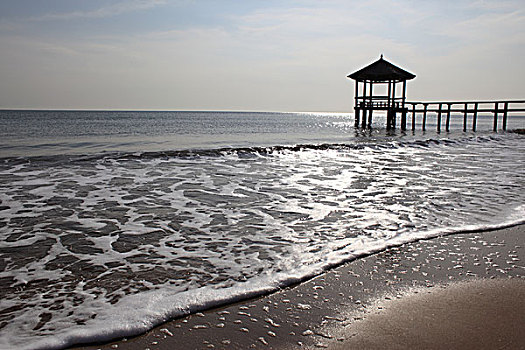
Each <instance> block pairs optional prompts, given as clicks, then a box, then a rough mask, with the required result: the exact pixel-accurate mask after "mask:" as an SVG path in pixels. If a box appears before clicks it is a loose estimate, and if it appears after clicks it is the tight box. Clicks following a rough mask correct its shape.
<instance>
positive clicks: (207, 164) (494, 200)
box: [0, 111, 525, 349]
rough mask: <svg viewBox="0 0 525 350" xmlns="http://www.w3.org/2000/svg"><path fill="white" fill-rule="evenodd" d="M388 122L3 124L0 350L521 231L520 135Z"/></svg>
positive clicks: (199, 119)
mask: <svg viewBox="0 0 525 350" xmlns="http://www.w3.org/2000/svg"><path fill="white" fill-rule="evenodd" d="M381 119H382V118H377V120H376V123H378V124H377V125H374V128H373V129H371V130H361V129H355V128H354V126H353V124H354V121H353V117H352V116H351V115H350V114H323V113H241V112H238V113H232V112H54V111H45V112H42V111H30V112H27V111H0V136H1V139H0V180H1V181H0V237H1V241H0V282H1V283H0V310H1V311H0V348H2V349H3V348H21V349H24V348H27V349H29V348H40V347H52V348H60V347H64V346H67V345H71V344H73V343H76V342H80V341H96V340H104V339H110V338H112V337H118V336H125V335H132V334H137V333H140V332H143V331H145V330H147V329H149V328H150V327H152V326H153V325H156V324H158V323H160V322H162V321H165V320H167V319H169V318H170V317H175V316H178V315H183V314H186V313H189V312H194V311H197V310H202V309H204V308H207V307H210V306H213V305H218V304H221V303H225V302H233V301H236V300H240V299H242V298H246V297H249V296H254V295H257V294H260V293H262V292H267V291H271V290H275V289H276V288H278V287H280V286H285V285H288V284H290V283H293V282H296V281H300V280H302V279H304V278H306V277H308V276H312V275H315V274H317V273H319V272H321V271H322V270H324V269H327V268H329V267H331V266H333V265H335V264H338V263H341V262H342V261H345V260H349V259H352V258H354V257H357V256H360V255H362V254H365V253H369V252H373V251H377V250H381V249H384V248H385V247H388V246H390V245H393V244H399V243H402V242H409V241H413V240H416V239H418V238H422V237H431V236H435V235H438V234H444V233H453V232H461V231H464V230H468V229H488V228H496V227H502V226H505V225H509V224H513V223H520V222H525V191H523V188H524V187H525V186H524V185H525V147H524V144H525V143H524V142H525V137H524V136H522V135H518V134H514V133H504V132H499V133H493V132H491V131H489V130H490V129H491V127H492V119H491V118H483V117H481V118H480V120H479V125H478V130H480V131H479V132H477V133H471V132H467V133H463V132H462V131H461V129H462V127H461V122H462V118H459V117H458V118H453V120H452V121H453V123H452V126H451V129H452V132H450V133H446V132H442V133H440V134H438V133H436V132H435V131H433V130H434V129H435V125H434V126H432V125H431V124H430V125H428V126H427V132H425V133H423V132H422V131H420V130H416V131H415V132H412V131H407V132H401V131H399V130H395V131H386V130H384V128H383V127H382V126H381V125H380V123H381V122H382V121H383V120H381ZM430 121H432V119H430ZM469 127H470V126H469ZM508 128H509V129H512V128H525V119H524V118H523V117H511V119H510V121H509V127H508Z"/></svg>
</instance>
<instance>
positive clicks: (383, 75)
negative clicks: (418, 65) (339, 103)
mask: <svg viewBox="0 0 525 350" xmlns="http://www.w3.org/2000/svg"><path fill="white" fill-rule="evenodd" d="M415 77H416V76H415V75H414V74H412V73H409V72H407V71H406V70H404V69H401V68H399V67H397V66H395V65H393V64H392V63H390V62H388V61H386V60H384V59H383V55H381V57H380V58H379V60H377V61H375V62H374V63H372V64H370V65H368V66H366V67H364V68H362V69H360V70H358V71H357V72H355V73H352V74H350V75H348V78H351V79H354V80H355V103H354V110H355V125H356V127H357V126H359V120H360V116H361V115H362V123H361V125H362V126H363V127H365V126H366V125H368V126H370V125H371V124H372V113H373V111H377V110H382V111H387V124H386V126H387V128H391V127H395V126H396V114H397V113H401V128H402V129H405V128H406V114H407V111H408V108H406V107H405V100H406V81H407V80H410V79H414V78H415ZM360 83H361V86H362V88H360ZM398 83H402V84H403V86H402V94H401V96H398V95H399V93H396V85H397V84H398ZM378 84H388V88H387V90H388V92H387V95H377V94H376V95H374V86H375V85H378ZM398 91H399V90H398ZM360 92H361V95H359V93H360ZM367 117H368V120H367Z"/></svg>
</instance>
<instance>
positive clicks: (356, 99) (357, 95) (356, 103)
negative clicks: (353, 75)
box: [354, 80, 360, 128]
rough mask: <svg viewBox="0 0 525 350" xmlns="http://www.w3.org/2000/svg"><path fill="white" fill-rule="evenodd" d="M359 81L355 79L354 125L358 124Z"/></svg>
mask: <svg viewBox="0 0 525 350" xmlns="http://www.w3.org/2000/svg"><path fill="white" fill-rule="evenodd" d="M359 111H360V110H359V81H357V80H356V81H355V93H354V113H355V125H354V126H355V127H356V128H357V127H358V126H359V114H360V113H359Z"/></svg>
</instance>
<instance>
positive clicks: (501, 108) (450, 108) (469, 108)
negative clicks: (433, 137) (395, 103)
mask: <svg viewBox="0 0 525 350" xmlns="http://www.w3.org/2000/svg"><path fill="white" fill-rule="evenodd" d="M405 106H406V107H407V109H408V113H409V114H411V116H412V130H415V128H416V116H417V114H418V113H420V114H421V115H422V121H421V127H422V129H423V130H425V129H426V122H427V114H428V113H436V117H437V131H438V132H440V131H441V127H442V118H443V117H444V118H445V129H446V131H449V130H450V118H451V113H462V114H463V131H467V121H468V116H469V114H470V115H472V131H476V126H477V118H478V114H479V113H492V114H493V115H494V122H493V130H494V131H497V129H498V118H499V116H500V115H501V116H502V118H503V120H502V129H503V130H507V120H508V117H509V113H512V112H525V100H510V101H509V100H506V101H459V102H458V101H450V102H448V101H446V102H409V101H406V102H405ZM401 128H402V129H406V116H403V117H402V119H401Z"/></svg>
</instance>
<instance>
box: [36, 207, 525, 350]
mask: <svg viewBox="0 0 525 350" xmlns="http://www.w3.org/2000/svg"><path fill="white" fill-rule="evenodd" d="M524 214H525V205H522V206H519V207H518V208H516V209H515V211H514V213H513V214H511V215H510V216H509V217H508V218H506V220H505V221H503V222H501V223H498V224H493V225H468V226H463V227H457V228H446V229H434V230H428V231H421V232H417V233H415V234H413V235H410V236H397V237H394V238H391V239H388V240H385V241H376V242H374V244H369V245H366V246H365V247H364V248H363V249H361V250H356V251H352V252H351V254H349V255H347V256H345V257H342V258H341V257H339V258H338V259H336V260H328V261H325V263H324V264H323V265H321V264H319V265H316V266H310V267H304V268H302V269H298V270H296V271H291V272H287V273H282V272H281V273H276V274H272V275H263V276H259V277H256V278H253V279H252V280H250V281H247V282H246V283H240V284H236V285H234V286H232V287H227V288H220V289H217V288H215V287H213V286H209V287H208V286H206V287H201V288H198V289H193V290H188V291H186V292H182V293H178V294H175V295H173V294H171V293H169V292H165V291H163V290H160V291H151V292H147V293H143V294H139V295H132V296H129V297H126V298H123V299H122V300H121V301H119V303H118V307H119V312H114V310H107V312H106V313H105V314H103V315H100V317H98V319H99V320H100V321H101V322H100V324H98V326H91V327H85V328H83V329H74V330H69V331H67V330H66V331H64V332H63V333H61V334H60V336H53V337H49V338H47V339H43V340H38V341H36V342H35V343H32V344H30V345H29V347H27V349H30V348H31V349H32V348H46V349H59V348H64V347H68V346H72V345H76V344H83V343H84V344H86V343H102V342H106V341H110V340H113V339H118V338H123V337H128V336H134V335H138V334H141V333H144V332H146V331H148V330H150V329H151V328H153V327H156V326H158V325H160V324H162V323H165V322H167V321H169V320H173V319H176V318H180V317H184V316H187V315H190V314H194V313H197V312H202V311H206V310H210V309H213V308H216V307H221V306H225V305H229V304H234V303H238V302H243V301H245V300H248V299H252V298H256V297H261V296H264V295H268V294H271V293H274V292H277V291H279V290H280V289H283V288H286V287H289V286H292V285H295V284H298V283H302V282H305V281H307V280H310V279H312V278H314V277H316V276H318V275H320V274H322V273H324V272H326V271H329V270H331V269H334V268H337V267H339V266H341V265H343V264H346V263H349V262H351V261H355V260H357V259H360V258H363V257H367V256H370V255H373V254H376V253H379V252H382V251H385V250H387V249H390V248H394V247H399V246H401V245H404V244H408V243H413V242H417V241H420V240H429V239H433V238H436V237H440V236H447V235H454V234H470V233H483V232H488V231H494V230H498V229H505V228H511V227H514V226H518V225H523V224H525V219H524V218H523V217H524ZM137 309H140V310H141V315H140V318H139V319H137V318H136V315H137V311H136V310H137ZM130 321H131V322H130Z"/></svg>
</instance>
